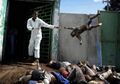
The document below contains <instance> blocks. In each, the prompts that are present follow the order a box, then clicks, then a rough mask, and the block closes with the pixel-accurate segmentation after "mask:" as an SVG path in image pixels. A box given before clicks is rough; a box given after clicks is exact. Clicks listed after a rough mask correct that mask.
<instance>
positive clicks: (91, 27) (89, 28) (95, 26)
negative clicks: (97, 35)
mask: <svg viewBox="0 0 120 84" xmlns="http://www.w3.org/2000/svg"><path fill="white" fill-rule="evenodd" d="M101 25H102V23H99V24H98V25H94V26H90V27H88V30H91V29H93V28H97V27H99V26H101Z"/></svg>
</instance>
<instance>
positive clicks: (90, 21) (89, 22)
mask: <svg viewBox="0 0 120 84" xmlns="http://www.w3.org/2000/svg"><path fill="white" fill-rule="evenodd" d="M98 15H100V14H99V13H98V14H96V15H94V16H92V17H90V20H89V21H88V23H87V25H88V26H89V25H90V24H91V23H92V19H94V18H96V17H98Z"/></svg>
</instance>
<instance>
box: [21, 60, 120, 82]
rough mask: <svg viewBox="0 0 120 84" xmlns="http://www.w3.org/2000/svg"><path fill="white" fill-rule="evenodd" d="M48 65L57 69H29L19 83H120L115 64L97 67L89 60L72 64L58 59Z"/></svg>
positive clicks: (119, 75)
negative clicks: (51, 70)
mask: <svg viewBox="0 0 120 84" xmlns="http://www.w3.org/2000/svg"><path fill="white" fill-rule="evenodd" d="M48 66H49V67H52V68H54V69H55V71H53V72H46V71H45V70H43V69H39V70H33V71H29V72H27V73H26V75H25V76H22V77H21V78H20V79H19V84H120V73H118V72H116V70H115V67H114V66H106V67H105V66H102V67H96V66H95V65H90V64H89V63H88V62H79V63H78V64H71V63H69V62H56V61H51V62H50V63H49V64H48Z"/></svg>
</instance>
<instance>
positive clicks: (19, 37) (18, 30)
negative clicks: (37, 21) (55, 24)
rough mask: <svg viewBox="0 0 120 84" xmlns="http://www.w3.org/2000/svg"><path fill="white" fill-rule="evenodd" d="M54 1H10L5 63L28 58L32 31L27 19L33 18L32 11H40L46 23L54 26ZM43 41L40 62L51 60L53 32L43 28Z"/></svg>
mask: <svg viewBox="0 0 120 84" xmlns="http://www.w3.org/2000/svg"><path fill="white" fill-rule="evenodd" d="M53 4H54V2H53V1H40V0H39V1H34V0H31V1H27V0H24V1H23V0H9V1H8V11H7V13H8V14H7V15H8V16H7V26H6V35H5V40H4V42H5V46H4V56H3V61H4V62H17V61H20V60H23V59H24V58H25V57H28V44H29V39H30V33H31V32H30V31H29V30H27V28H26V24H27V19H28V18H30V17H31V14H32V11H33V10H37V11H39V16H40V18H41V19H43V20H44V21H45V22H47V23H49V24H52V15H53V7H54V5H53ZM42 32H43V39H42V43H41V50H40V55H41V58H40V60H41V61H43V62H47V61H49V60H50V50H51V33H52V30H50V29H47V28H42Z"/></svg>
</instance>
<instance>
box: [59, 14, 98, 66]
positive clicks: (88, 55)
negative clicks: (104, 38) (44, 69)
mask: <svg viewBox="0 0 120 84" xmlns="http://www.w3.org/2000/svg"><path fill="white" fill-rule="evenodd" d="M87 21H88V15H85V14H67V13H66V14H65V13H61V14H60V26H61V29H60V31H59V37H60V38H59V60H60V61H69V62H72V63H77V62H79V61H80V60H88V61H89V62H90V63H92V64H98V55H97V46H96V43H97V40H98V43H99V38H98V37H99V33H98V32H99V28H98V29H92V30H91V31H85V32H84V33H82V34H81V36H82V40H83V44H82V45H80V42H79V40H78V39H77V38H76V37H74V38H72V37H71V36H70V33H71V30H68V29H63V27H76V26H80V25H82V24H85V23H86V22H87ZM95 23H96V20H95V21H94V22H93V24H95Z"/></svg>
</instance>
